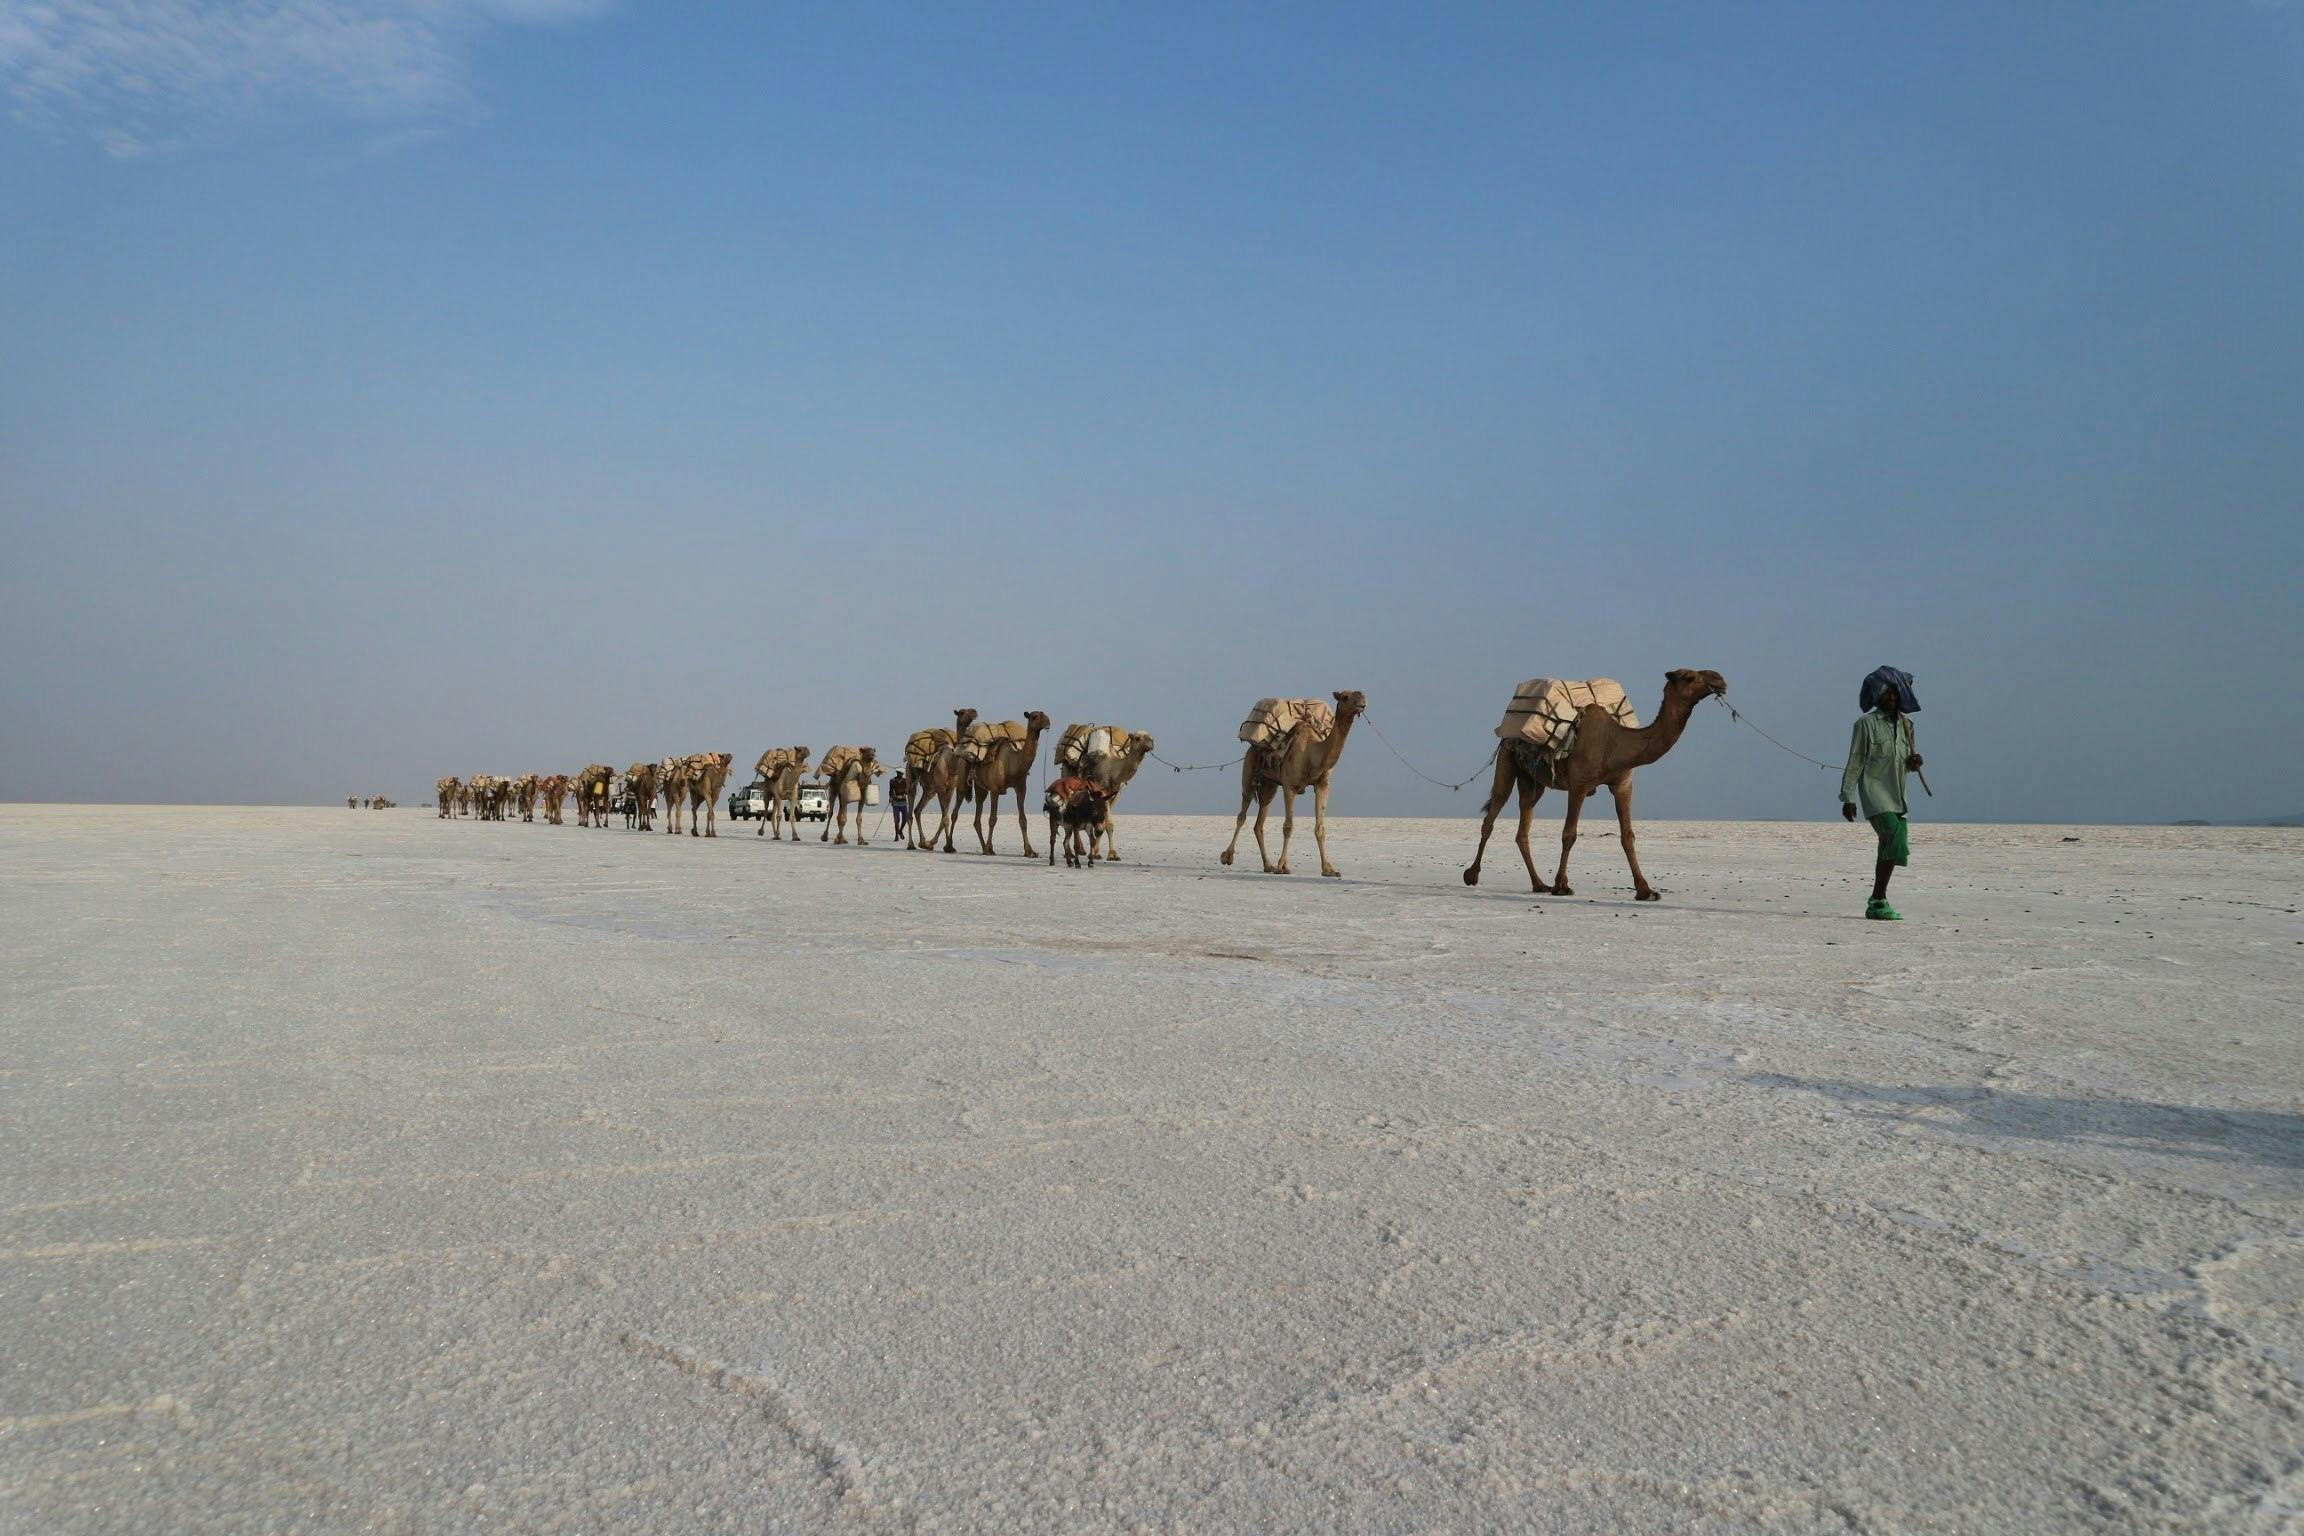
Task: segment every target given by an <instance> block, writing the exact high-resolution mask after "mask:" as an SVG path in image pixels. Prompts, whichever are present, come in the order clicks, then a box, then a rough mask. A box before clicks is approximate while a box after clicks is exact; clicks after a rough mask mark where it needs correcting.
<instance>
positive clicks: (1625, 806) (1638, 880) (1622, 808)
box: [1608, 776, 1664, 901]
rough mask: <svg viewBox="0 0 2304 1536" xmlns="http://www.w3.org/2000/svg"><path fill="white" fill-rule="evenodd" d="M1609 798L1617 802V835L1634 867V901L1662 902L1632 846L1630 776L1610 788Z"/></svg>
mask: <svg viewBox="0 0 2304 1536" xmlns="http://www.w3.org/2000/svg"><path fill="white" fill-rule="evenodd" d="M1608 794H1609V796H1610V797H1611V798H1612V799H1614V800H1615V802H1616V835H1617V836H1618V837H1619V838H1621V839H1622V840H1623V843H1624V862H1625V863H1627V864H1629V865H1631V866H1632V899H1633V900H1634V901H1662V900H1663V899H1664V898H1663V897H1661V896H1659V895H1657V894H1656V888H1655V887H1654V886H1652V885H1650V884H1649V883H1648V877H1647V876H1646V875H1644V874H1642V873H1640V855H1639V853H1638V852H1636V851H1635V850H1634V849H1633V846H1632V780H1631V778H1630V777H1629V776H1627V777H1625V778H1623V779H1620V780H1618V781H1617V782H1616V783H1614V784H1611V785H1609V786H1608Z"/></svg>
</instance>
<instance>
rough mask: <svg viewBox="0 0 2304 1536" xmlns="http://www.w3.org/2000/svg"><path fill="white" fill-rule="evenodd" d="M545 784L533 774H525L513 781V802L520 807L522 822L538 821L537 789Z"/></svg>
mask: <svg viewBox="0 0 2304 1536" xmlns="http://www.w3.org/2000/svg"><path fill="white" fill-rule="evenodd" d="M543 782H544V781H543V780H542V779H539V778H538V777H536V775H534V774H532V773H524V774H522V775H520V777H518V778H516V779H514V780H513V781H512V801H513V804H515V805H517V806H519V808H520V819H521V820H522V821H534V820H535V819H536V787H537V786H538V785H539V784H542V783H543Z"/></svg>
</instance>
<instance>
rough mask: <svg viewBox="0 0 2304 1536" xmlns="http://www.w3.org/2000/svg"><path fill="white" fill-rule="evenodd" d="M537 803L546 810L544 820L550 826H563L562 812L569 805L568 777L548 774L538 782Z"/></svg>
mask: <svg viewBox="0 0 2304 1536" xmlns="http://www.w3.org/2000/svg"><path fill="white" fill-rule="evenodd" d="M536 801H537V804H539V805H541V806H542V807H543V808H544V820H545V821H546V822H547V823H548V824H550V825H552V826H555V827H557V826H559V825H561V821H560V812H561V810H562V809H563V808H564V807H566V805H567V804H568V775H566V774H564V773H553V774H546V775H545V776H544V777H543V778H541V779H539V780H537V781H536Z"/></svg>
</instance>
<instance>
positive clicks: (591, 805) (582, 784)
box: [576, 763, 616, 827]
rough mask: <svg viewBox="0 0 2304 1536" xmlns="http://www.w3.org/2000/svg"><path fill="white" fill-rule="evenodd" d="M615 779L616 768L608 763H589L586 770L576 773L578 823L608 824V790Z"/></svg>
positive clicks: (587, 824)
mask: <svg viewBox="0 0 2304 1536" xmlns="http://www.w3.org/2000/svg"><path fill="white" fill-rule="evenodd" d="M615 780H616V770H615V769H613V768H611V767H609V766H608V765H607V764H606V763H588V764H586V765H585V768H584V771H583V772H582V773H580V774H578V775H576V825H578V826H580V827H605V826H606V825H608V805H609V795H608V791H609V789H610V788H611V787H612V786H613V785H614V783H615Z"/></svg>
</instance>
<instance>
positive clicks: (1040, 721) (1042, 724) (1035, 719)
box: [1024, 709, 1048, 731]
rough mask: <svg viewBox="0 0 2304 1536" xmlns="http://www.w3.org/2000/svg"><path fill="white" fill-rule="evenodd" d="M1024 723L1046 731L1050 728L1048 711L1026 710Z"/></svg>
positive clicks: (1037, 729)
mask: <svg viewBox="0 0 2304 1536" xmlns="http://www.w3.org/2000/svg"><path fill="white" fill-rule="evenodd" d="M1024 723H1025V724H1026V725H1027V726H1029V727H1031V728H1032V729H1033V730H1035V731H1044V730H1046V729H1048V713H1047V711H1046V710H1039V709H1028V710H1026V711H1024Z"/></svg>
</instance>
